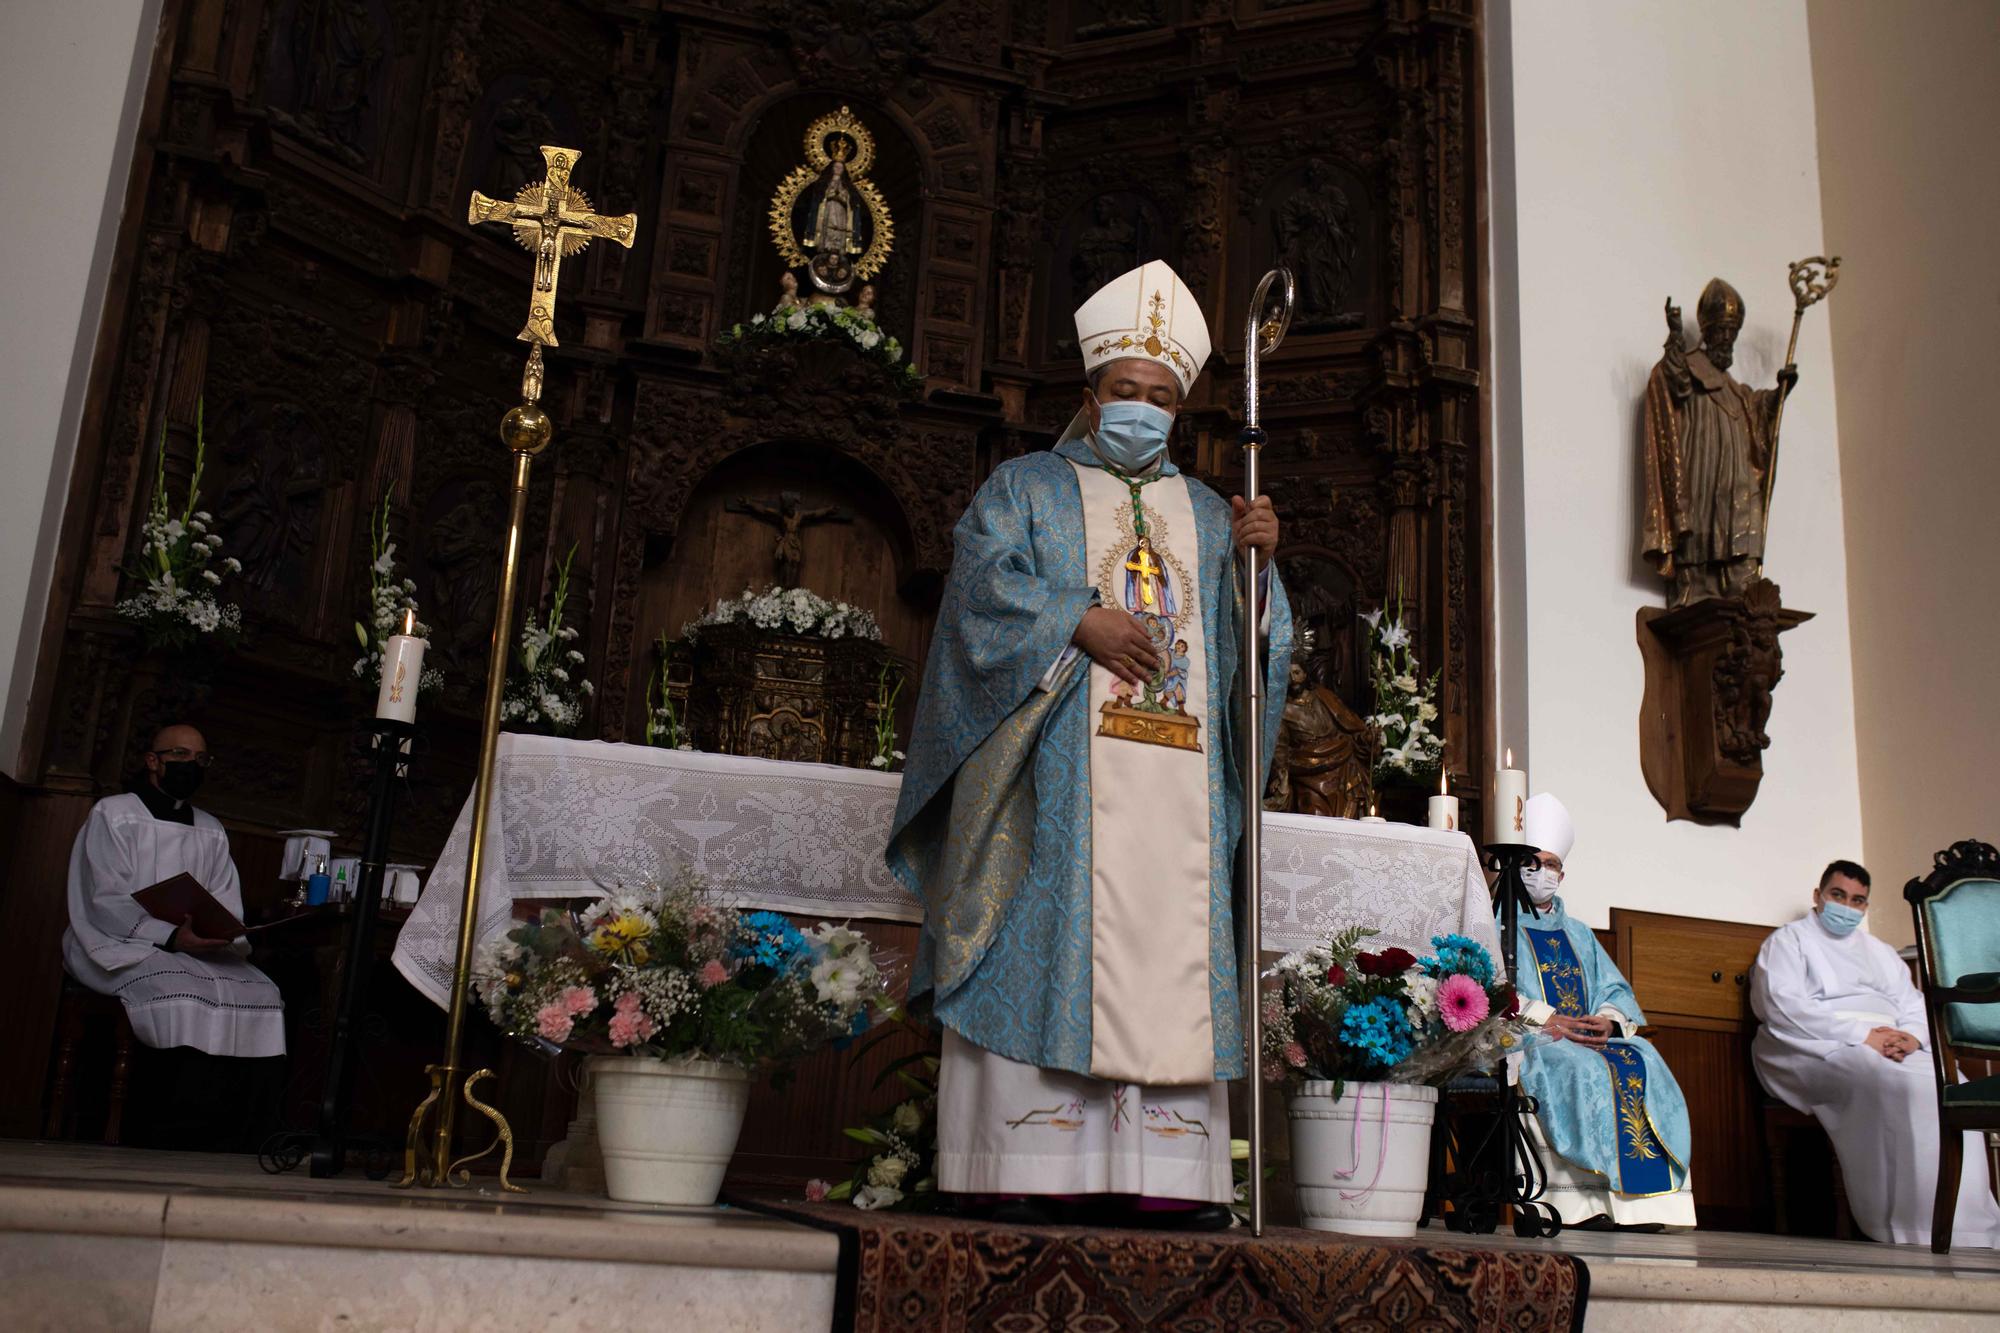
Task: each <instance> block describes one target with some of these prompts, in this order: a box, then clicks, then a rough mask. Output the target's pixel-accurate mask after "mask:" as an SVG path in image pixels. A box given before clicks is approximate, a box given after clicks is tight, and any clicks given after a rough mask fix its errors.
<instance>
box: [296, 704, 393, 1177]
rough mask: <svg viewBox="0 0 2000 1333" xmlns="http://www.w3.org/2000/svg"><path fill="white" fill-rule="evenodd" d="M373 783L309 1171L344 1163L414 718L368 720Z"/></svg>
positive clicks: (333, 1169)
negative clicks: (392, 838)
mask: <svg viewBox="0 0 2000 1333" xmlns="http://www.w3.org/2000/svg"><path fill="white" fill-rule="evenodd" d="M368 729H369V731H370V732H371V733H372V743H373V746H374V750H375V784H374V787H373V789H372V790H371V791H370V792H369V793H368V836H367V839H366V841H364V842H363V843H362V847H361V882H360V884H359V885H357V886H356V888H355V892H354V917H353V920H351V921H349V922H348V923H347V959H346V962H345V964H344V965H343V967H342V968H341V974H340V1013H339V1015H338V1016H337V1017H336V1018H335V1019H334V1028H333V1050H332V1052H331V1053H330V1054H329V1055H328V1056H327V1061H326V1087H325V1089H324V1090H323V1091H322V1092H321V1094H320V1102H319V1126H318V1128H317V1130H316V1131H315V1132H314V1134H313V1150H312V1174H313V1176H314V1177H315V1178H319V1177H323V1176H337V1175H339V1174H340V1173H341V1171H342V1170H343V1169H344V1168H345V1167H346V1165H347V1109H348V1104H349V1103H350V1102H351V1101H352V1100H353V1099H354V1071H355V1069H356V1068H357V1057H358V1056H359V1054H360V1051H359V1049H358V1043H359V1039H360V1033H361V1020H362V1016H363V1015H364V1014H366V1013H367V1012H368V974H369V972H370V971H371V970H372V969H373V967H374V964H375V918H376V914H377V913H378V912H380V911H381V908H382V881H383V879H384V878H386V877H387V874H388V869H389V864H388V862H389V828H390V825H391V824H392V823H393V821H394V819H395V813H396V784H397V783H398V782H399V781H400V780H402V779H404V778H407V777H408V776H409V773H410V750H411V748H412V747H411V743H412V741H414V740H415V738H416V734H417V728H416V725H415V724H414V723H410V722H397V721H394V720H392V719H390V718H386V717H378V718H375V719H373V720H371V721H370V722H369V724H368Z"/></svg>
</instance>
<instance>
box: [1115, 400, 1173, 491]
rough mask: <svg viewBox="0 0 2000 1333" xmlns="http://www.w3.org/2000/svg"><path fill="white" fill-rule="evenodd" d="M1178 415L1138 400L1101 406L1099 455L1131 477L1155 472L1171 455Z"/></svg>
mask: <svg viewBox="0 0 2000 1333" xmlns="http://www.w3.org/2000/svg"><path fill="white" fill-rule="evenodd" d="M1173 427H1174V414H1173V413H1172V412H1169V411H1167V409H1165V408H1164V407H1154V406H1153V405H1152V404H1151V403H1142V402H1140V401H1138V400H1137V399H1131V398H1121V399H1119V400H1118V401H1116V402H1111V403H1099V404H1098V405H1097V437H1096V447H1097V455H1098V457H1099V458H1101V459H1102V460H1103V461H1105V462H1107V463H1109V464H1110V465H1111V466H1112V467H1114V468H1117V469H1118V470H1119V471H1120V472H1123V473H1126V474H1128V475H1130V476H1138V475H1140V474H1141V473H1145V472H1151V471H1152V470H1153V468H1154V467H1155V465H1157V464H1158V463H1159V461H1160V458H1161V457H1162V455H1164V454H1165V453H1166V452H1167V433H1168V432H1169V431H1171V430H1172V429H1173Z"/></svg>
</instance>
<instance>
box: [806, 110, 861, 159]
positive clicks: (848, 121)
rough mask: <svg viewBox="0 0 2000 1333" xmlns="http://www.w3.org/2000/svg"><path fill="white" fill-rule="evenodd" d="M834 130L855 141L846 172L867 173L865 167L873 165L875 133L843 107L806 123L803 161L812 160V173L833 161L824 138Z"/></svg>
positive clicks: (831, 134) (827, 137)
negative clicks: (870, 131)
mask: <svg viewBox="0 0 2000 1333" xmlns="http://www.w3.org/2000/svg"><path fill="white" fill-rule="evenodd" d="M836 134H841V135H845V136H846V137H847V138H848V139H850V140H852V141H853V143H854V156H853V157H851V158H849V159H848V160H847V174H848V175H850V176H866V175H867V174H868V168H870V167H872V166H874V165H875V136H874V135H872V134H870V133H869V132H868V127H867V126H866V125H863V124H862V123H861V121H860V118H859V117H857V116H856V115H855V114H854V113H853V112H852V111H849V110H848V109H847V108H846V107H842V108H840V110H838V111H829V112H827V113H826V114H825V115H824V116H821V117H820V118H819V119H818V120H815V121H814V122H813V123H812V124H810V125H808V126H806V161H808V162H810V163H812V168H813V173H814V174H815V175H817V174H818V173H820V172H822V171H825V170H826V164H827V163H829V162H831V161H833V158H832V157H830V156H829V155H828V154H827V151H826V141H827V140H828V139H830V138H832V137H833V136H834V135H836Z"/></svg>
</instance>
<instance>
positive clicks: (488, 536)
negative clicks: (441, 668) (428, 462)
mask: <svg viewBox="0 0 2000 1333" xmlns="http://www.w3.org/2000/svg"><path fill="white" fill-rule="evenodd" d="M505 512H506V511H505V507H504V504H503V503H502V500H501V495H500V489H499V488H498V487H497V486H495V485H494V484H493V483H492V482H490V481H484V480H480V481H474V482H472V483H470V484H469V485H467V486H466V488H465V492H464V494H463V495H461V496H460V497H459V498H458V501H457V502H456V503H455V504H453V505H452V507H451V508H449V509H447V510H446V511H445V513H444V516H443V517H442V518H440V519H438V520H437V522H435V523H433V524H432V525H431V528H430V531H429V533H428V534H426V537H425V540H424V556H425V559H426V561H427V563H428V565H429V567H430V575H431V577H430V585H431V597H430V599H429V601H427V602H426V603H425V608H424V610H425V616H424V618H425V619H426V620H431V621H432V622H433V623H435V624H436V625H437V626H438V627H439V629H438V635H439V637H441V638H442V639H443V640H444V642H443V644H442V645H441V646H442V647H443V649H444V651H445V652H446V653H447V654H448V655H449V657H450V659H451V660H452V661H453V662H456V663H459V664H460V665H461V666H464V667H468V668H470V669H471V670H472V671H473V672H475V673H476V676H477V679H480V680H483V679H484V678H485V671H484V668H483V666H482V665H481V664H482V663H484V661H485V658H486V646H487V638H488V636H489V635H491V634H492V632H493V614H494V611H495V609H496V608H497V607H498V605H499V597H500V582H499V580H500V575H499V571H498V570H497V569H496V568H495V566H494V563H493V547H494V543H495V541H496V539H497V538H496V534H497V533H498V532H499V531H500V529H501V528H502V527H504V526H505V519H504V515H505Z"/></svg>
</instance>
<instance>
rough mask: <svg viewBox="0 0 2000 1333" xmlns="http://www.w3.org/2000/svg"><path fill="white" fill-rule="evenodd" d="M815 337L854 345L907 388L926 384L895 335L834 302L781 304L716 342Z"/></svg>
mask: <svg viewBox="0 0 2000 1333" xmlns="http://www.w3.org/2000/svg"><path fill="white" fill-rule="evenodd" d="M816 338H832V339H841V340H845V341H847V342H849V343H852V344H853V345H854V347H855V349H856V350H857V351H860V352H862V353H863V354H865V355H866V356H867V357H868V358H869V359H871V360H873V361H877V362H879V363H881V365H882V366H883V368H884V369H886V370H888V371H889V372H890V373H891V374H893V375H894V376H895V377H896V379H897V381H898V383H899V384H901V385H902V386H904V387H906V388H914V387H916V386H918V385H921V384H922V383H923V380H924V377H923V375H922V374H921V373H919V372H918V370H917V368H916V367H915V366H913V365H909V364H906V363H905V362H904V360H903V345H902V344H901V343H900V342H897V341H896V338H895V336H894V335H893V334H889V333H885V332H883V330H882V326H881V325H879V324H877V323H876V322H875V321H874V319H873V318H871V317H870V316H868V315H866V314H863V313H862V312H861V311H860V310H858V309H856V308H855V307H853V306H843V305H835V304H834V303H833V302H831V301H811V302H806V303H803V304H795V305H786V304H783V303H780V304H779V305H777V306H776V307H774V308H773V309H772V311H771V313H770V314H768V315H752V316H751V317H750V321H749V322H748V323H746V324H732V325H731V326H730V327H729V329H728V330H727V331H726V332H724V333H723V334H722V335H721V336H720V337H718V338H717V339H716V342H717V343H719V344H720V345H721V346H723V347H725V348H729V347H742V346H749V345H752V344H755V343H760V342H777V341H785V340H796V341H810V340H813V339H816Z"/></svg>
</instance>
